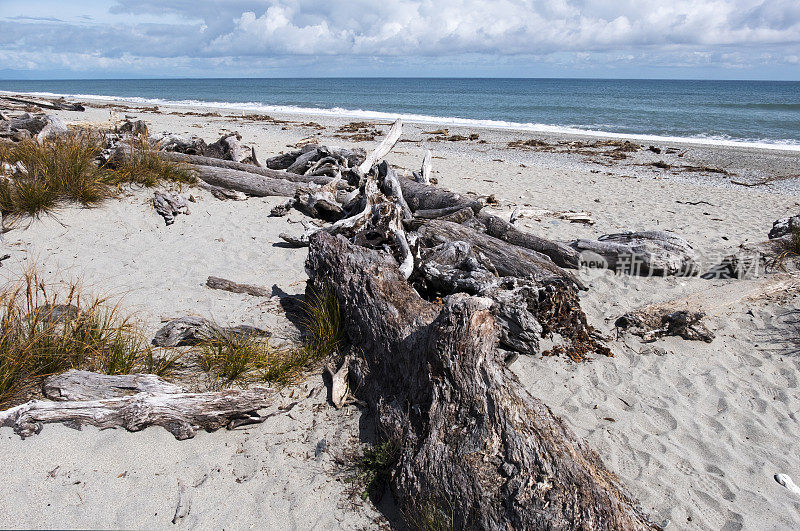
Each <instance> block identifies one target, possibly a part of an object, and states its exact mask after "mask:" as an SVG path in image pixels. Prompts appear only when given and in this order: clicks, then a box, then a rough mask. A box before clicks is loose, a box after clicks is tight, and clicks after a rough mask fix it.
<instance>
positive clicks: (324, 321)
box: [301, 286, 343, 359]
mask: <svg viewBox="0 0 800 531" xmlns="http://www.w3.org/2000/svg"><path fill="white" fill-rule="evenodd" d="M303 312H304V313H305V315H304V317H303V319H302V320H301V325H302V327H303V328H304V329H305V330H304V331H305V333H306V339H305V345H306V349H307V350H309V351H311V352H312V353H313V356H314V357H315V358H317V359H322V358H325V357H327V356H330V355H332V354H334V353H335V352H337V351H338V350H339V348H340V347H341V345H342V338H343V328H342V324H343V323H342V311H341V308H340V307H339V300H338V299H337V297H336V293H335V292H334V291H333V288H331V287H330V286H325V287H324V288H322V289H321V290H318V291H312V292H311V294H310V295H309V296H308V297H306V300H305V301H304V303H303Z"/></svg>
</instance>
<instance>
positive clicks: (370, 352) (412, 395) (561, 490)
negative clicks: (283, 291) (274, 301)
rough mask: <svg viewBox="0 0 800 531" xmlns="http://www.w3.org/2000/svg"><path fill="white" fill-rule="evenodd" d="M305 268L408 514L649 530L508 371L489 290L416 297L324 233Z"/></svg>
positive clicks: (377, 259) (396, 274) (501, 523)
mask: <svg viewBox="0 0 800 531" xmlns="http://www.w3.org/2000/svg"><path fill="white" fill-rule="evenodd" d="M306 269H307V271H308V273H309V277H310V281H309V289H315V290H319V289H324V288H325V287H328V288H329V289H332V290H333V292H334V293H335V295H336V297H337V299H338V301H339V304H340V305H341V307H342V311H343V315H344V316H345V319H344V320H343V322H344V323H345V331H346V334H347V337H348V339H349V341H350V342H351V343H352V345H353V347H354V348H353V349H352V352H353V358H352V360H353V361H352V363H351V364H350V374H351V378H352V380H353V385H351V388H353V389H356V390H357V391H356V395H357V397H358V398H360V399H362V400H364V401H366V402H367V403H368V404H369V407H370V409H371V410H372V411H373V412H374V414H375V418H376V422H377V432H378V433H380V434H383V437H384V438H385V439H388V440H390V441H393V442H395V443H396V444H397V445H398V447H399V457H398V462H397V464H396V465H395V466H394V468H393V474H392V476H391V487H392V490H393V492H394V494H395V498H396V499H397V500H398V503H399V505H400V508H401V510H403V511H404V512H405V513H406V514H410V515H415V513H416V511H417V510H422V508H423V507H422V506H425V508H427V509H428V512H430V510H431V508H432V507H433V508H435V509H433V510H435V511H436V513H438V514H437V515H436V516H438V517H439V518H443V519H444V520H445V524H446V525H447V527H448V528H453V529H467V528H470V529H471V528H479V529H576V528H577V529H581V528H582V529H647V528H652V527H654V526H652V525H651V524H650V522H649V521H648V519H647V517H646V516H645V515H644V514H643V513H642V512H640V510H639V509H638V508H637V507H636V505H635V503H634V502H633V500H632V499H631V498H630V497H629V495H628V494H627V493H626V492H625V491H624V490H623V489H622V488H621V487H620V486H619V484H618V482H617V479H616V478H615V476H614V475H613V474H612V473H611V472H609V471H608V470H607V469H606V468H605V466H604V465H603V463H602V461H601V460H600V458H599V457H598V456H597V455H596V454H595V453H594V452H593V451H592V450H591V449H589V448H588V447H587V445H586V444H585V443H584V442H583V441H581V440H580V439H578V438H577V437H576V436H575V435H574V434H573V433H572V432H571V431H570V430H569V429H568V428H567V427H566V425H565V424H564V423H563V422H562V421H561V420H560V419H558V418H557V417H555V416H554V415H553V414H552V413H551V412H550V410H549V409H548V408H547V407H546V406H545V405H544V404H542V403H541V402H540V401H539V400H537V399H536V398H534V397H532V396H531V395H530V394H529V393H528V392H527V391H526V390H525V389H524V388H523V387H522V386H521V385H520V384H519V382H518V380H517V379H516V378H515V377H514V375H513V374H512V373H510V372H509V371H508V370H507V369H506V368H505V366H504V363H503V357H502V356H501V355H500V354H499V353H498V351H497V349H496V346H497V337H498V333H497V325H496V322H495V319H494V317H493V316H492V312H491V309H490V308H491V306H492V302H491V301H490V300H489V299H486V298H481V297H470V296H467V295H465V294H458V295H454V296H451V297H448V298H447V299H445V301H444V303H443V304H442V305H437V304H435V303H430V302H427V301H425V300H423V299H421V298H420V297H419V295H418V294H417V293H416V292H415V291H414V290H413V289H412V288H411V287H410V286H409V285H408V283H407V282H406V280H405V278H404V277H403V275H402V274H401V273H400V271H399V269H398V266H397V264H396V263H395V260H394V259H393V258H392V257H391V256H390V255H388V254H386V253H383V252H380V251H375V250H369V249H365V248H363V247H358V246H354V245H352V244H350V243H348V242H347V241H346V240H345V239H344V238H341V237H334V236H331V235H330V234H327V233H325V232H320V233H317V234H315V235H313V236H312V237H311V246H310V249H309V255H308V260H307V262H306ZM448 520H451V521H448Z"/></svg>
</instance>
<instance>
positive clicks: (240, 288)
mask: <svg viewBox="0 0 800 531" xmlns="http://www.w3.org/2000/svg"><path fill="white" fill-rule="evenodd" d="M206 286H208V287H209V288H211V289H220V290H223V291H230V292H231V293H246V294H248V295H252V296H253V297H269V296H271V295H272V293H271V292H270V290H268V289H267V288H262V287H259V286H253V285H251V284H238V283H236V282H232V281H230V280H226V279H224V278H220V277H208V280H206Z"/></svg>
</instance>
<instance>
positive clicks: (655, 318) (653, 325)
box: [614, 309, 714, 343]
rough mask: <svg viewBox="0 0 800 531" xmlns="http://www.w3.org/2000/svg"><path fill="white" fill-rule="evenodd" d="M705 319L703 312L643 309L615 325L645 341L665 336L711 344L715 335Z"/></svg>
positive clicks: (626, 315)
mask: <svg viewBox="0 0 800 531" xmlns="http://www.w3.org/2000/svg"><path fill="white" fill-rule="evenodd" d="M704 317H705V314H704V313H703V312H690V311H686V310H679V311H669V310H666V311H665V310H663V309H661V310H655V309H654V310H649V309H642V310H637V311H634V312H628V313H626V314H625V315H623V316H622V317H620V318H619V319H617V320H616V322H615V323H614V325H615V326H616V327H617V328H620V329H622V330H627V331H629V332H630V333H632V334H635V335H637V336H640V337H641V338H642V339H644V340H645V341H650V340H654V339H658V338H659V337H664V336H679V337H682V338H683V339H687V340H694V341H705V342H706V343H711V342H712V341H713V340H714V333H713V332H711V330H709V329H708V328H707V327H706V325H705V324H704V323H703V318H704Z"/></svg>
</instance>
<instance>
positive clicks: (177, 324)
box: [152, 316, 271, 347]
mask: <svg viewBox="0 0 800 531" xmlns="http://www.w3.org/2000/svg"><path fill="white" fill-rule="evenodd" d="M220 335H222V336H227V337H236V336H262V337H269V336H270V335H271V334H270V332H267V331H266V330H261V329H260V328H256V327H254V326H247V325H239V326H233V327H229V328H225V327H221V326H218V325H216V324H214V323H213V322H211V321H209V320H208V319H203V318H202V317H193V316H186V317H179V318H178V319H172V320H171V321H169V322H168V323H167V324H165V325H164V326H163V327H161V329H160V330H159V331H158V332H156V335H155V336H154V337H153V341H152V343H153V345H155V346H157V347H182V346H191V345H198V344H200V343H203V342H206V341H209V340H211V339H214V338H215V337H219V336H220Z"/></svg>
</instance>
